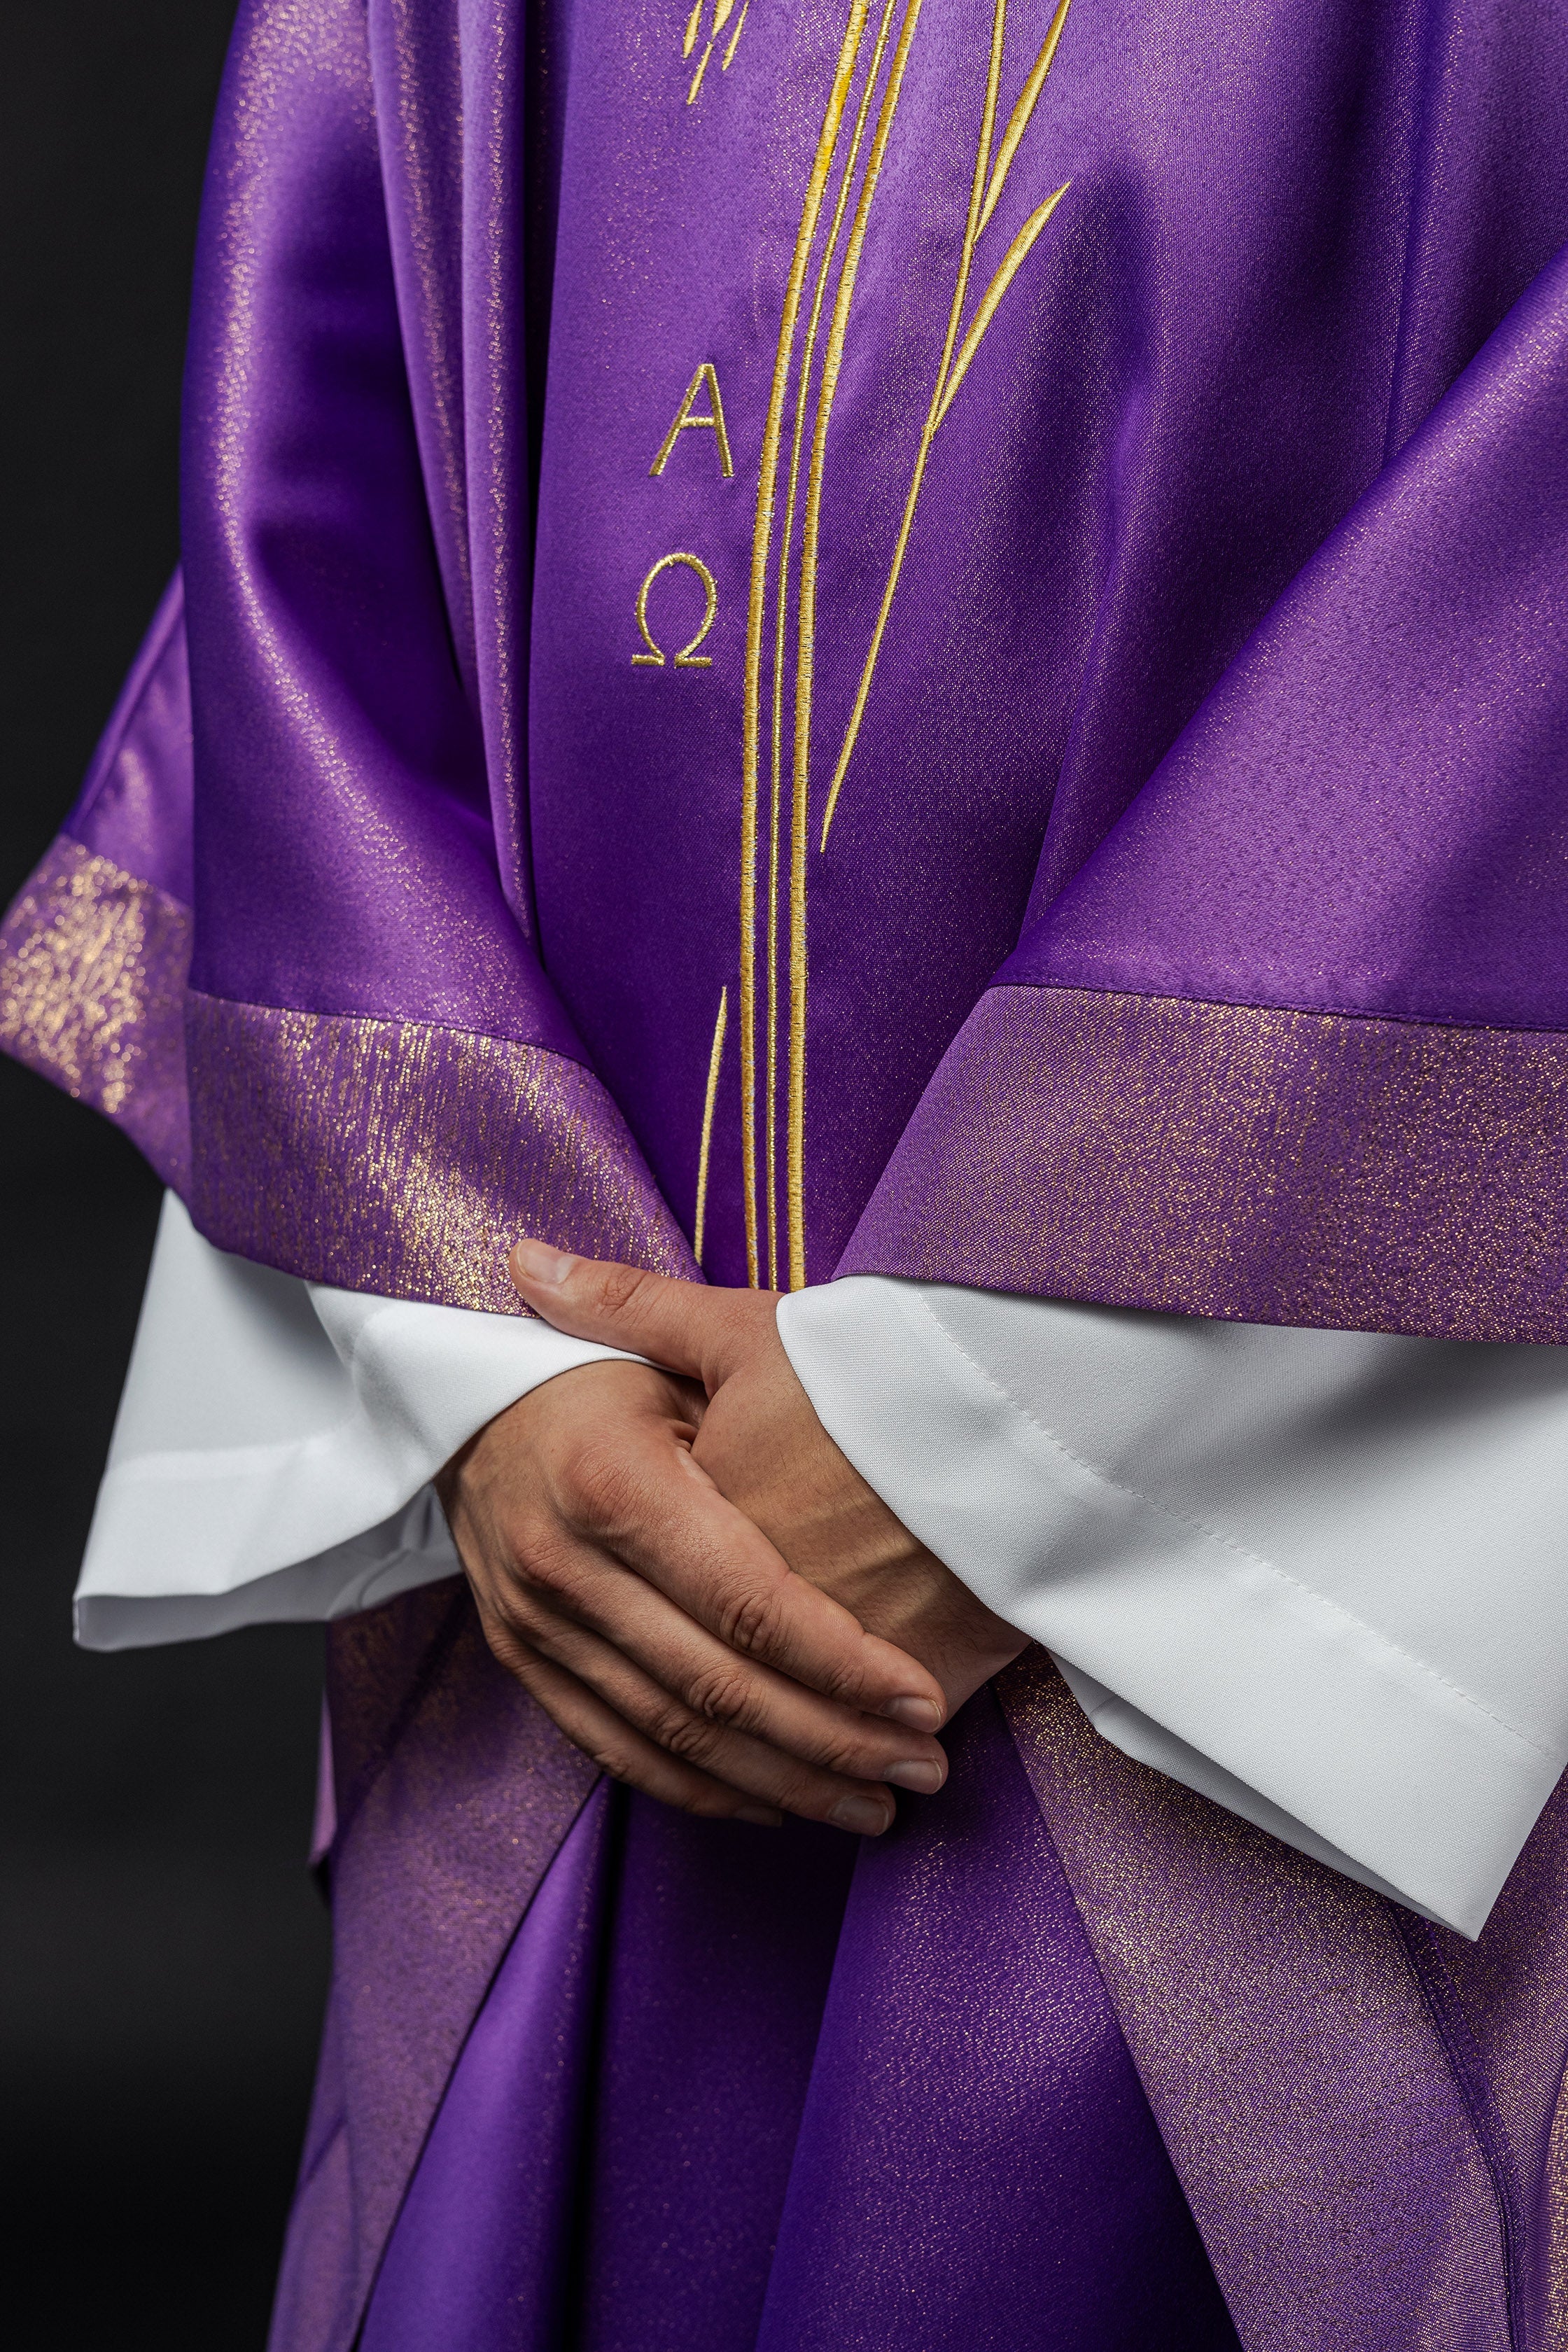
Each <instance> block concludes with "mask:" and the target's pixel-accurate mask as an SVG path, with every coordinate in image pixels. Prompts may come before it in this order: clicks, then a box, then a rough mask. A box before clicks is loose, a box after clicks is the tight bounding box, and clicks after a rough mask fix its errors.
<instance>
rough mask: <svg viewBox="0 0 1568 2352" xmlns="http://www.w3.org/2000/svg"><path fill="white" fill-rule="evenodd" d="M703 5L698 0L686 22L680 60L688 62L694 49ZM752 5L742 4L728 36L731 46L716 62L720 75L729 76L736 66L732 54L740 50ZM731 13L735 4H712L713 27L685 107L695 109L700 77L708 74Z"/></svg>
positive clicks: (748, 0) (730, 0) (728, 0)
mask: <svg viewBox="0 0 1568 2352" xmlns="http://www.w3.org/2000/svg"><path fill="white" fill-rule="evenodd" d="M706 5H707V0H697V5H696V6H695V7H694V8H693V9H692V11H691V14H690V16H688V18H687V20H686V30H685V32H684V33H683V34H682V35H681V39H680V54H681V56H682V57H683V58H689V56H690V55H691V52H692V50H693V49H694V48H695V47H697V36H698V34H699V33H700V30H701V28H702V11H703V8H704V7H705V6H706ZM751 5H752V0H745V5H744V6H743V7H742V10H741V16H740V21H739V23H738V24H737V25H736V26H735V29H734V31H733V32H732V33H731V36H730V46H729V47H728V48H727V49H726V50H725V52H724V54H723V56H722V58H721V59H720V61H719V70H720V72H721V73H728V72H729V70H730V68H731V66H732V65H733V64H734V62H735V52H736V50H737V49H738V48H739V47H740V46H741V36H742V33H743V32H744V31H745V29H746V17H747V15H748V13H749V11H750V9H751ZM734 13H735V0H714V7H713V23H712V26H711V29H710V32H709V35H708V42H707V46H706V47H705V48H704V49H703V52H702V55H701V57H700V59H699V60H698V66H697V71H696V72H695V73H694V74H693V75H692V77H691V87H690V88H689V90H688V91H687V93H686V103H687V105H688V106H695V105H696V103H697V93H698V91H699V90H700V89H701V87H702V79H703V76H704V75H705V74H706V73H707V71H708V60H709V58H710V57H711V56H712V54H713V51H714V49H715V48H716V47H717V46H718V43H719V39H720V37H721V34H722V32H723V30H724V27H725V26H726V25H727V24H728V23H729V21H730V19H731V16H733V15H734Z"/></svg>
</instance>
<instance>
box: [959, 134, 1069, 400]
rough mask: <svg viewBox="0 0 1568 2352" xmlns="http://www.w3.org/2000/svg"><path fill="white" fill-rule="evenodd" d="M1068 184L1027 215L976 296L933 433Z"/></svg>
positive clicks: (1064, 184)
mask: <svg viewBox="0 0 1568 2352" xmlns="http://www.w3.org/2000/svg"><path fill="white" fill-rule="evenodd" d="M1071 185H1072V182H1071V181H1070V180H1064V181H1063V182H1062V184H1061V186H1060V187H1059V188H1058V190H1057V192H1056V194H1055V195H1054V196H1047V198H1046V201H1045V203H1044V204H1043V205H1041V206H1040V208H1039V210H1038V211H1037V212H1033V213H1031V214H1030V215H1029V217H1028V219H1027V220H1026V222H1025V223H1024V226H1023V227H1022V228H1021V229H1020V230H1019V231H1018V234H1017V236H1016V237H1015V238H1014V239H1013V242H1012V244H1011V245H1010V246H1009V247H1007V250H1006V252H1005V254H1004V255H1003V256H1002V260H1001V265H1000V267H999V268H998V269H997V272H996V275H995V277H994V278H993V279H992V280H991V283H990V285H989V286H988V287H987V288H986V289H985V291H984V294H983V295H982V296H981V297H980V307H979V309H978V310H976V311H975V313H974V316H973V320H971V321H970V328H969V332H968V333H967V335H965V337H964V338H963V346H962V348H961V350H960V352H959V354H958V357H957V358H956V359H955V360H954V361H953V363H952V374H951V375H950V376H949V377H948V379H947V383H946V387H945V389H944V390H943V392H942V405H941V407H940V408H939V409H938V410H937V412H936V420H935V423H934V424H933V425H932V426H931V431H932V432H933V433H934V432H935V431H936V430H937V427H938V425H941V423H942V418H943V417H944V416H945V415H947V412H948V410H949V409H950V408H951V407H952V400H953V394H955V393H956V392H957V390H958V387H959V385H960V384H961V383H963V379H964V377H965V376H966V375H967V374H968V373H969V362H970V361H971V360H972V359H973V357H974V354H975V352H977V351H978V350H979V349H980V346H981V343H982V341H984V334H985V330H986V328H987V327H988V326H989V325H990V324H991V321H992V320H993V319H994V317H995V315H996V306H997V304H998V303H999V302H1000V301H1001V299H1002V297H1003V295H1004V294H1005V292H1006V291H1007V289H1008V287H1009V286H1011V284H1012V283H1013V280H1014V278H1016V276H1017V275H1018V272H1019V270H1020V269H1022V268H1023V267H1024V264H1025V262H1026V261H1027V259H1028V257H1029V255H1030V253H1031V252H1032V251H1033V249H1034V245H1035V240H1036V238H1037V236H1039V234H1040V231H1041V230H1042V229H1043V228H1044V227H1045V225H1046V223H1047V221H1048V220H1049V218H1050V216H1051V215H1052V214H1053V213H1054V212H1055V210H1056V208H1057V206H1058V205H1059V204H1060V202H1061V200H1062V198H1063V197H1064V196H1065V195H1066V194H1067V192H1068V189H1069V188H1070V187H1071Z"/></svg>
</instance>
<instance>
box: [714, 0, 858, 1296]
mask: <svg viewBox="0 0 1568 2352" xmlns="http://www.w3.org/2000/svg"><path fill="white" fill-rule="evenodd" d="M867 14H868V0H852V5H851V6H850V10H849V21H848V23H847V26H845V31H844V39H843V43H842V45H841V46H840V48H839V52H838V62H837V66H836V68H835V69H834V76H833V86H832V89H830V91H829V92H828V98H827V106H826V111H825V113H824V116H823V122H822V130H821V132H820V135H819V136H818V139H817V142H816V154H815V155H814V157H813V158H812V165H811V175H810V178H809V179H808V181H807V183H806V191H805V205H804V206H803V208H802V212H801V217H800V226H799V228H798V229H797V230H796V232H795V252H794V254H793V256H792V257H791V260H790V269H789V277H788V279H787V280H786V282H785V286H784V315H783V317H782V318H781V319H780V321H779V339H778V348H777V351H776V352H775V354H774V359H773V384H772V388H771V390H770V392H769V394H768V409H767V417H766V421H765V423H764V425H763V448H762V463H761V466H760V467H759V469H758V476H757V511H756V522H755V526H754V528H753V530H752V580H751V593H750V596H749V598H748V601H747V608H746V656H745V671H744V679H743V688H742V706H741V711H742V716H741V981H740V998H741V1007H740V1013H741V1173H742V1191H743V1195H744V1205H745V1220H746V1267H747V1278H748V1279H749V1281H750V1282H751V1284H752V1287H753V1288H755V1287H756V1286H757V1282H758V1274H759V1265H758V1255H757V1009H756V967H757V795H758V783H759V767H760V759H759V754H760V750H761V736H762V707H761V706H762V665H763V625H764V622H765V619H766V607H767V585H768V554H769V548H770V544H771V541H772V536H773V498H774V490H775V481H776V476H777V472H778V460H779V444H780V441H781V439H782V437H783V430H784V399H785V395H786V393H787V391H788V385H789V372H790V362H791V359H792V357H793V355H794V352H795V327H796V324H797V322H798V320H799V317H800V303H801V295H802V292H803V291H804V289H805V273H806V267H807V264H808V262H809V260H810V257H811V248H812V246H813V244H814V243H815V242H816V224H817V220H818V217H819V215H820V214H821V211H822V200H823V197H824V195H825V194H826V187H827V177H828V173H829V172H830V170H831V168H832V163H833V156H834V152H835V150H836V149H837V144H838V133H839V130H840V127H841V125H842V123H843V121H844V114H845V110H846V108H847V105H848V101H849V87H850V83H851V80H852V79H853V77H854V72H855V65H856V60H857V59H858V56H859V53H860V42H861V37H862V36H863V34H864V32H865V29H866V17H867Z"/></svg>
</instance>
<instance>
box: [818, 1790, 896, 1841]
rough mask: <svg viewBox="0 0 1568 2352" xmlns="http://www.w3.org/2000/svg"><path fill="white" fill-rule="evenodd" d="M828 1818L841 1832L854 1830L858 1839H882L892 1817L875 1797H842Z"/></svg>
mask: <svg viewBox="0 0 1568 2352" xmlns="http://www.w3.org/2000/svg"><path fill="white" fill-rule="evenodd" d="M827 1818H828V1820H829V1821H830V1822H835V1823H836V1824H837V1827H838V1828H839V1829H841V1830H853V1831H854V1832H855V1834H856V1836H857V1837H880V1836H881V1834H882V1832H883V1831H884V1830H885V1829H886V1828H887V1826H888V1823H889V1822H890V1821H891V1819H892V1815H891V1814H890V1813H889V1811H888V1808H887V1807H886V1805H879V1803H878V1802H877V1800H876V1798H875V1797H840V1798H839V1800H838V1802H837V1804H836V1805H835V1806H834V1808H833V1811H831V1812H830V1813H829V1814H828V1816H827Z"/></svg>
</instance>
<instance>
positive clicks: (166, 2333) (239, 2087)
mask: <svg viewBox="0 0 1568 2352" xmlns="http://www.w3.org/2000/svg"><path fill="white" fill-rule="evenodd" d="M233 13H234V11H233V5H232V0H9V5H7V6H5V9H4V11H3V13H0V28H3V31H4V56H5V73H4V76H3V78H0V206H3V223H0V384H3V392H0V453H3V456H0V479H3V483H4V524H3V537H0V575H3V576H0V598H3V600H4V612H3V614H0V664H3V676H0V706H3V717H4V724H3V727H0V902H3V901H4V900H5V899H8V898H9V897H10V896H11V894H12V892H13V891H14V890H15V889H16V887H17V886H18V885H19V884H20V882H21V881H22V879H23V878H24V877H25V875H26V872H27V870H28V868H29V867H30V866H32V864H33V863H34V861H35V860H36V859H37V856H39V854H40V853H41V851H42V850H43V849H44V847H45V846H46V845H47V842H48V840H49V837H50V835H52V834H53V833H54V831H55V830H56V828H57V826H58V823H59V820H60V818H61V817H62V816H63V815H64V814H65V812H66V810H67V808H68V805H69V803H70V802H71V800H72V799H73V797H74V796H75V793H76V789H77V785H78V782H79V778H80V776H81V773H82V771H83V770H84V768H85V766H86V764H87V761H88V759H89V756H90V753H91V751H92V746H93V742H94V740H95V738H96V736H97V734H98V732H99V730H100V727H101V726H102V724H103V721H104V719H105V718H106V716H107V715H108V711H109V709H110V704H111V702H112V701H113V698H114V696H115V693H116V691H117V689H118V687H119V683H120V680H121V676H122V674H123V672H124V670H125V667H126V665H127V664H128V662H129V661H130V659H131V656H132V654H133V652H134V651H135V647H136V644H137V641H138V639H139V638H140V636H141V634H142V629H143V627H144V626H145V625H146V623H147V620H148V618H149V617H150V615H151V614H152V610H153V604H155V602H156V600H157V597H158V594H159V593H160V591H161V589H162V587H163V583H164V581H165V579H166V578H167V576H168V574H169V572H170V571H171V570H172V568H173V566H174V556H175V545H176V530H177V518H176V502H175V442H176V432H177V418H178V406H179V379H180V368H181V362H182V357H183V346H184V313H185V302H186V295H187V289H188V281H189V272H190V257H191V247H192V239H193V236H194V231H195V213H196V204H197V198H198V195H199V192H200V185H201V175H202V167H203V162H204V158H205V148H206V140H207V131H208V125H209V122H210V119H211V113H212V107H213V100H214V97H215V94H216V88H217V79H218V74H219V70H220V68H221V66H222V62H223V53H224V48H225V45H226V40H227V36H228V28H229V24H230V21H231V19H232V16H233ZM157 1205H158V1186H157V1184H156V1182H155V1181H154V1179H153V1176H152V1175H151V1174H150V1173H149V1171H147V1169H146V1168H145V1167H144V1166H143V1165H142V1162H141V1161H140V1160H139V1159H138V1158H137V1157H136V1155H135V1153H134V1152H133V1151H132V1150H131V1149H130V1147H129V1146H128V1145H127V1144H126V1143H124V1142H123V1141H122V1139H121V1138H120V1137H119V1136H118V1135H117V1134H115V1133H114V1131H113V1130H112V1129H110V1128H109V1127H108V1126H107V1125H106V1124H104V1122H102V1121H101V1120H100V1119H98V1118H95V1117H94V1116H93V1115H92V1114H91V1113H90V1112H89V1111H87V1110H84V1109H82V1108H79V1106H78V1105H77V1104H75V1103H72V1102H69V1101H68V1100H66V1099H65V1098H64V1097H61V1096H58V1095H57V1094H55V1093H54V1092H53V1090H52V1089H51V1088H49V1087H46V1086H45V1085H44V1084H43V1083H42V1082H41V1081H40V1080H39V1079H37V1078H35V1077H33V1076H30V1075H29V1074H27V1073H26V1072H24V1071H21V1070H18V1069H16V1067H15V1066H14V1065H12V1064H11V1063H9V1062H5V1061H4V1060H0V1314H3V1317H4V1322H3V1327H0V1328H3V1329H4V1335H5V1346H4V1373H3V1382H4V1388H3V1394H0V1527H3V1528H4V1540H3V1543H0V1673H3V1675H4V1678H5V1695H4V1707H3V1711H0V1912H3V1916H4V1935H3V1960H0V2080H3V2083H4V2092H3V2096H4V2114H5V2128H4V2131H3V2133H0V2146H3V2148H4V2158H3V2162H4V2167H5V2179H4V2181H3V2182H0V2197H3V2198H4V2210H5V2220H6V2223H7V2225H8V2226H7V2236H8V2238H9V2242H10V2249H11V2251H10V2254H9V2258H8V2260H7V2263H6V2264H5V2273H4V2279H5V2292H4V2306H5V2321H4V2323H3V2324H4V2326H5V2332H6V2336H7V2339H8V2340H9V2341H10V2342H11V2343H12V2344H14V2345H16V2346H17V2347H19V2348H20V2352H34V2347H40V2352H41V2347H49V2352H79V2347H80V2352H89V2348H90V2352H138V2348H139V2347H142V2346H146V2347H153V2346H156V2347H158V2352H186V2347H190V2352H196V2347H200V2352H247V2347H259V2346H260V2345H261V2343H262V2341H263V2338H264V2336H265V2331H266V2323H267V2309H268V2298H269V2294H270V2290H271V2280H272V2272H273V2268H274V2265H275V2263H276V2260H277V2252H278V2242H279V2232H280V2230H281V2227H282V2221H283V2215H284V2212H285V2210H286V2208H287V2204H288V2198H289V2187H290V2182H291V2178H292V2173H293V2168H294V2164H295V2161H296V2157H297V2153H298V2147H299V2142H300V2131H301V2128H302V2125H303V2117H304V2109H305V2103H306V2099H307V2096H308V2094H309V2087H310V2069H311V2064H312V2060H313V2054H314V2042H315V2037H316V2032H317V2024H318V2020H319V2016H320V2010H321V1994H322V1990H323V1986H324V1980H325V1971H326V1945H327V1929H326V1917H325V1913H324V1910H323V1908H322V1906H321V1900H320V1897H319V1896H318V1895H317V1893H316V1891H315V1889H314V1887H313V1885H311V1883H310V1879H309V1877H308V1875H307V1874H306V1872H305V1869H304V1861H303V1857H304V1851H305V1844H306V1841H307V1838H308V1834H309V1827H310V1798H311V1789H312V1781H313V1773H314V1762H315V1738H316V1711H317V1708H318V1706H319V1693H320V1683H321V1637H320V1634H319V1633H317V1632H315V1631H314V1630H313V1629H310V1628H307V1627H293V1626H286V1627H278V1628H268V1629H266V1630H264V1631H258V1632H255V1633H241V1634H230V1635H228V1636H226V1638H224V1639H223V1640H221V1641H218V1642H212V1643H190V1644H186V1645H184V1646H181V1647H178V1648H174V1649H167V1650H151V1651H142V1652H138V1653H128V1654H120V1655H118V1656H112V1657H89V1656H87V1655H86V1654H82V1653H80V1652H78V1651H75V1650H73V1648H72V1647H71V1643H70V1614H69V1596H70V1589H71V1584H72V1580H73V1579H74V1576H75V1573H76V1569H77V1564H78V1561H79V1558H80V1553H81V1547H82V1541H83V1538H84V1536H85V1534H86V1530H87V1525H88V1519H89V1515H90V1512H91V1508H92V1498H93V1492H94V1488H95V1486H96V1484H97V1479H98V1475H99V1471H100V1467H101V1465H102V1460H103V1455H104V1452H105V1449H106V1447H107V1444H108V1442H109V1432H110V1423H111V1422H112V1419H113V1413H114V1406H115V1401H116V1398H117V1396H118V1394H119V1390H120V1383H121V1377H122V1375H123V1372H124V1367H125V1360H126V1357H127V1354H128V1352H129V1349H130V1346H131V1339H132V1330H133V1328H134V1324H135V1318H136V1307H137V1302H138V1299H139V1297H140V1296H141V1289H142V1279H143V1276H144V1275H145V1271H146V1265H147V1257H148V1253H149V1250H150V1248H151V1246H152V1239H153V1222H154V1218H155V1216H156V1213H157Z"/></svg>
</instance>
